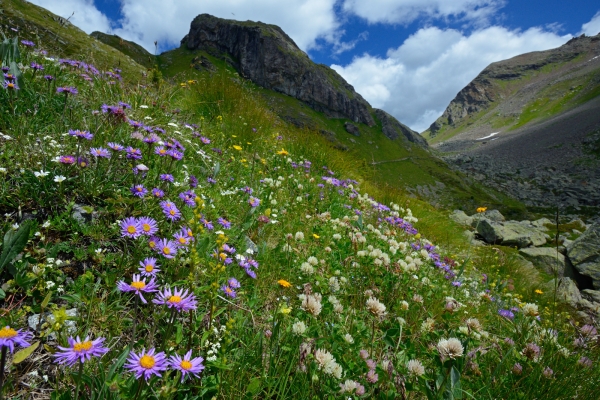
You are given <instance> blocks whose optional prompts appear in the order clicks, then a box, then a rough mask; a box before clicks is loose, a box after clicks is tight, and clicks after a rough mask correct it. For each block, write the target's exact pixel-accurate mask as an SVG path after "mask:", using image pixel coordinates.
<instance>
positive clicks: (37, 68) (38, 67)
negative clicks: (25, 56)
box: [29, 62, 44, 72]
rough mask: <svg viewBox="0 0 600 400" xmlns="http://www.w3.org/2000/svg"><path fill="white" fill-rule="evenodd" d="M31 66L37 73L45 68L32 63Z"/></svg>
mask: <svg viewBox="0 0 600 400" xmlns="http://www.w3.org/2000/svg"><path fill="white" fill-rule="evenodd" d="M29 66H30V67H31V69H32V70H34V71H36V72H37V71H41V70H43V69H44V66H43V65H42V64H38V63H36V62H32V63H31V64H30V65H29Z"/></svg>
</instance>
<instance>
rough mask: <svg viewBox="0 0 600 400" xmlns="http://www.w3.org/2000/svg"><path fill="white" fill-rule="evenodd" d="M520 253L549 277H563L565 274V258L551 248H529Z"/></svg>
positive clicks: (521, 250)
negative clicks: (555, 275)
mask: <svg viewBox="0 0 600 400" xmlns="http://www.w3.org/2000/svg"><path fill="white" fill-rule="evenodd" d="M519 253H520V254H521V255H522V256H523V257H525V258H526V259H528V260H529V261H531V262H532V263H533V265H535V266H536V267H537V268H539V269H541V270H542V271H544V272H546V273H547V274H549V275H554V274H555V273H557V274H558V276H563V275H564V273H565V256H563V255H562V254H560V253H558V254H557V252H556V249H553V248H550V247H528V248H526V249H520V250H519Z"/></svg>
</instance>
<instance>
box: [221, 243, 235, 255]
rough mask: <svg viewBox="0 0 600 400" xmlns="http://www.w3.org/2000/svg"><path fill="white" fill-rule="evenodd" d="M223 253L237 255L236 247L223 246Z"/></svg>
mask: <svg viewBox="0 0 600 400" xmlns="http://www.w3.org/2000/svg"><path fill="white" fill-rule="evenodd" d="M223 251H226V252H228V253H229V254H235V251H236V250H235V247H233V246H230V245H228V244H227V243H225V244H223Z"/></svg>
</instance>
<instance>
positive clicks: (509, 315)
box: [498, 310, 515, 320]
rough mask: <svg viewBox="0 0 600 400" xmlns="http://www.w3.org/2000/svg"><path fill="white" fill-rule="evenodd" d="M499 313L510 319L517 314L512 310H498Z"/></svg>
mask: <svg viewBox="0 0 600 400" xmlns="http://www.w3.org/2000/svg"><path fill="white" fill-rule="evenodd" d="M498 314H499V315H500V316H501V317H504V318H506V319H510V320H513V319H514V318H515V314H513V313H512V311H510V310H498Z"/></svg>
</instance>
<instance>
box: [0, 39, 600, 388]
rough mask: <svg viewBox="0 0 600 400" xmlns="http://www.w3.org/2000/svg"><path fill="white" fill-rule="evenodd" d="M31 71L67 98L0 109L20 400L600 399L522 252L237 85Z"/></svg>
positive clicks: (590, 363) (4, 273) (590, 344)
mask: <svg viewBox="0 0 600 400" xmlns="http://www.w3.org/2000/svg"><path fill="white" fill-rule="evenodd" d="M20 57H21V59H20V60H12V61H15V62H16V61H20V62H21V64H22V65H31V63H32V62H34V63H38V64H41V65H42V66H43V67H44V75H52V76H53V77H55V80H53V81H51V82H50V83H48V81H47V80H46V79H45V78H44V76H43V75H42V74H40V73H38V71H36V69H34V68H28V69H24V70H22V71H20V70H19V71H10V72H12V73H14V74H18V73H20V74H21V78H20V81H19V85H18V86H19V89H17V88H15V87H14V86H7V87H6V88H2V90H0V96H1V98H0V101H2V104H5V105H8V109H7V110H6V111H7V112H5V113H2V117H1V119H0V131H1V132H2V136H1V139H0V140H2V142H3V146H2V152H1V153H0V168H1V169H0V172H1V174H0V212H2V215H3V216H4V219H3V220H2V221H1V222H0V230H1V231H2V232H5V233H6V234H5V236H4V240H3V243H2V251H1V253H0V254H1V255H0V274H1V279H2V282H4V284H3V285H2V289H1V291H0V304H1V308H2V312H1V313H0V325H1V326H3V327H4V328H3V329H1V330H0V334H1V335H2V336H1V337H2V340H3V341H2V342H0V346H1V347H2V352H1V354H2V355H1V357H2V364H3V365H6V368H4V369H3V371H2V372H0V374H1V375H0V376H1V379H0V382H2V383H3V384H4V388H3V392H4V395H6V396H7V398H11V399H26V398H30V397H31V396H32V395H35V396H36V398H52V399H70V398H103V399H139V398H144V399H159V398H161V399H203V398H222V399H232V398H256V397H258V398H311V399H321V398H337V397H340V398H342V397H343V398H348V397H353V398H390V399H391V398H402V397H406V398H412V399H425V398H427V399H434V398H448V399H459V398H478V399H479V398H481V399H488V398H489V399H493V398H511V399H531V398H537V399H561V398H562V399H567V398H569V399H570V398H583V399H590V398H593V397H594V396H595V394H596V392H597V387H598V384H599V383H600V381H599V379H600V378H599V377H600V374H599V372H600V370H599V367H598V366H599V364H598V351H597V346H598V344H597V331H596V328H594V327H592V326H583V327H580V326H578V324H577V321H575V320H574V319H573V318H571V317H570V316H569V314H567V313H562V312H561V311H560V309H559V308H557V306H556V305H555V304H554V303H553V295H552V293H543V291H542V290H539V286H538V285H539V284H540V282H541V281H538V280H537V278H536V277H535V275H531V274H530V273H527V272H526V271H523V270H521V269H520V267H519V264H518V262H517V261H516V258H515V255H514V252H513V251H512V250H510V249H500V248H495V247H482V248H471V247H470V246H469V245H468V244H467V243H466V242H465V240H464V239H463V238H462V236H460V235H457V234H456V232H457V227H456V226H455V225H453V224H452V223H450V222H449V220H448V219H447V217H446V213H445V212H440V211H437V210H435V209H433V208H432V207H431V206H429V205H427V204H426V203H423V202H421V201H419V200H417V199H414V198H412V197H410V196H408V195H407V193H406V192H404V191H402V190H399V189H391V188H383V189H382V188H381V186H380V185H379V184H374V183H371V181H370V177H371V176H374V175H373V174H372V172H371V171H368V170H366V169H365V168H363V166H364V165H365V164H360V163H358V162H357V158H356V157H355V154H354V153H353V152H350V151H344V152H333V151H332V150H331V142H329V140H328V139H327V138H326V137H324V136H323V135H320V134H319V133H316V132H314V131H312V130H304V131H303V134H299V133H300V132H299V131H298V129H297V128H293V127H290V126H288V125H286V124H284V123H282V121H281V120H280V119H279V118H278V117H277V116H276V115H275V114H274V113H273V112H272V111H271V110H270V108H269V107H268V106H267V105H266V102H264V100H261V98H260V97H257V96H256V92H257V89H256V88H254V87H252V86H251V85H248V83H247V82H243V81H241V80H240V79H239V77H237V76H236V75H235V74H234V73H233V72H227V71H225V70H221V71H220V72H219V73H214V74H213V75H210V74H204V75H199V76H198V79H197V80H196V81H194V80H189V79H186V80H185V81H181V80H178V81H177V82H176V84H169V83H168V82H161V81H160V79H158V77H155V78H156V79H154V81H148V82H146V81H142V82H141V83H140V84H132V82H131V81H129V82H123V83H121V82H119V81H117V82H115V81H113V79H112V77H111V76H109V75H106V74H103V73H98V74H95V75H93V74H92V75H91V76H90V78H91V81H89V80H86V79H83V78H82V77H81V74H80V71H78V70H77V69H73V70H71V69H70V68H64V67H63V66H61V64H60V63H59V62H58V61H54V60H49V59H46V58H44V56H43V55H42V54H41V53H40V52H39V51H38V50H36V47H33V48H31V47H24V46H22V47H21V56H20ZM3 61H6V60H3ZM215 64H216V61H215ZM64 88H69V90H68V91H66V93H65V89H64ZM70 88H75V89H77V93H76V94H75V91H74V90H72V89H70ZM57 89H60V90H57ZM69 92H70V93H69ZM30 110H36V112H35V113H32V112H31V111H30ZM331 128H332V129H334V128H335V127H334V126H333V125H331ZM375 139H376V138H375ZM139 274H142V275H139ZM536 289H538V290H536ZM544 305H547V306H548V307H544ZM35 315H42V318H41V319H39V318H38V319H36V317H35ZM31 317H33V318H32V319H30V318H31ZM30 324H31V325H30ZM576 340H577V341H576ZM8 344H12V345H14V352H13V349H12V348H9V346H8ZM84 354H87V355H88V356H89V357H87V358H86V357H84ZM88 358H89V359H88Z"/></svg>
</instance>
